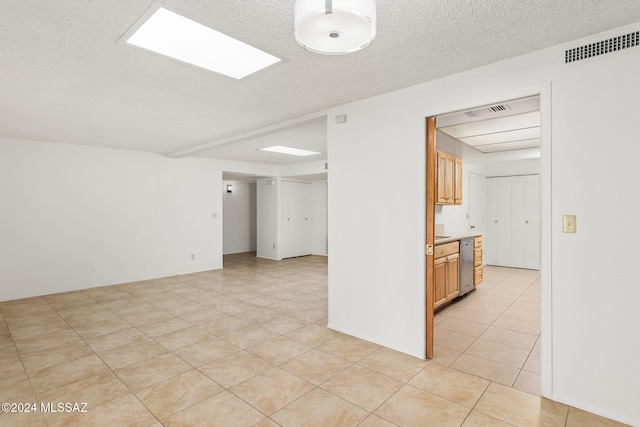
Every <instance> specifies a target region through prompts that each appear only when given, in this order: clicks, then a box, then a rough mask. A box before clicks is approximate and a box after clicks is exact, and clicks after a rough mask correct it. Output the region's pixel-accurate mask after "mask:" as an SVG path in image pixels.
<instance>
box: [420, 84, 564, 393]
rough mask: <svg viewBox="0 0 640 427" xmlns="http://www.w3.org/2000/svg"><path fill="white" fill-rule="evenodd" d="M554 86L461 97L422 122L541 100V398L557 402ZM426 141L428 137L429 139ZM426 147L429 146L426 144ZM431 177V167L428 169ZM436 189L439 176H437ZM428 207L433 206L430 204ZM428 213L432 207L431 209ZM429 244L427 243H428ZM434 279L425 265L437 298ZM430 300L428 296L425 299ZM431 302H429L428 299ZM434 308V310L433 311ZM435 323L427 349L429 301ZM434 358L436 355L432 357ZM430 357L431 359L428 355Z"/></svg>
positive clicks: (427, 114)
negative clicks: (519, 101) (481, 108)
mask: <svg viewBox="0 0 640 427" xmlns="http://www.w3.org/2000/svg"><path fill="white" fill-rule="evenodd" d="M551 89H552V87H551V82H550V81H548V82H542V83H539V84H536V85H532V86H529V87H520V88H511V89H505V90H504V91H500V92H495V91H494V92H493V93H491V94H488V93H486V92H485V95H482V94H480V95H478V94H477V92H476V95H467V96H464V95H461V96H459V99H458V100H457V101H455V102H452V103H451V104H446V105H441V106H439V107H438V106H436V107H433V108H429V109H426V110H423V111H422V112H421V114H420V120H421V123H423V124H422V126H424V127H423V128H422V129H424V131H425V133H428V132H426V126H425V124H424V123H425V122H424V120H425V118H426V117H437V116H439V115H443V114H447V113H452V112H456V111H463V110H469V109H473V108H476V107H478V106H484V105H491V104H498V103H500V102H505V100H510V99H518V98H525V97H529V96H539V97H540V126H541V129H540V145H541V159H540V160H541V167H540V230H541V233H540V250H541V254H540V279H541V295H540V303H541V306H542V308H541V319H540V327H541V332H542V333H541V363H540V365H541V366H540V368H541V375H540V394H541V396H542V397H547V398H553V381H552V380H553V363H552V362H553V313H552V299H553V298H552V291H553V284H552V267H553V266H552V256H551V254H552V253H551V251H552V245H551V243H552V241H551V240H552V219H553V216H552V187H551V182H552V176H551V162H552V158H551V155H552V152H551V144H552V142H551V128H552V122H551V108H552V105H551V95H552V90H551ZM425 140H426V137H425ZM425 145H426V144H425ZM425 167H426V169H427V176H429V173H428V169H429V168H428V165H425ZM433 181H434V182H433V183H434V185H435V176H434V180H433ZM426 184H427V185H426V188H425V195H426V197H428V194H427V193H428V191H427V189H428V188H429V185H430V184H429V180H427V183H426ZM427 205H429V204H428V203H427ZM427 211H428V206H427ZM426 216H427V214H426V212H425V224H426V229H427V230H426V233H425V235H428V234H429V232H431V233H434V232H435V224H432V225H433V227H434V228H431V229H430V227H429V224H428V223H427V221H426ZM425 240H426V239H425ZM429 276H433V263H431V265H429V263H428V262H425V294H429V295H433V292H434V288H433V282H432V283H431V285H430V286H427V282H426V278H427V277H429ZM425 296H426V295H425ZM425 299H428V298H425ZM429 307H431V310H430V308H429ZM429 319H431V322H429V321H427V322H425V340H426V348H427V349H429V348H430V347H431V349H433V339H434V334H433V327H434V324H433V305H430V304H429V303H428V301H426V300H425V320H429ZM431 356H432V357H433V355H431ZM427 357H428V355H427Z"/></svg>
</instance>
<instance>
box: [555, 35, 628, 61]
mask: <svg viewBox="0 0 640 427" xmlns="http://www.w3.org/2000/svg"><path fill="white" fill-rule="evenodd" d="M639 45H640V31H636V32H635V33H629V34H624V35H622V36H618V37H612V38H610V39H607V40H601V41H599V42H595V43H591V44H586V45H584V46H579V47H574V48H573V49H569V50H567V51H565V53H564V63H565V64H568V63H570V62H575V61H580V60H582V59H587V58H591V57H594V56H599V55H604V54H605V53H611V52H616V51H618V50H622V49H627V48H629V47H634V46H639Z"/></svg>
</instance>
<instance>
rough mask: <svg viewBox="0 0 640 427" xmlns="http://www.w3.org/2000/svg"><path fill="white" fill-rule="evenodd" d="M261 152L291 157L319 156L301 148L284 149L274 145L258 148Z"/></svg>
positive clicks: (316, 152) (315, 152) (314, 152)
mask: <svg viewBox="0 0 640 427" xmlns="http://www.w3.org/2000/svg"><path fill="white" fill-rule="evenodd" d="M260 150H262V151H269V152H271V153H279V154H289V155H291V156H301V157H304V156H313V155H315V154H320V152H318V151H310V150H303V149H301V148H293V147H285V146H282V145H274V146H272V147H265V148H260Z"/></svg>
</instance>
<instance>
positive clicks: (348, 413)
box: [270, 388, 369, 427]
mask: <svg viewBox="0 0 640 427" xmlns="http://www.w3.org/2000/svg"><path fill="white" fill-rule="evenodd" d="M368 415H369V412H367V411H365V410H364V409H362V408H359V407H357V406H355V405H353V404H351V403H349V402H347V401H345V400H343V399H340V398H339V397H336V396H334V395H333V394H331V393H329V392H328V391H325V390H322V389H320V388H316V389H314V390H312V391H310V392H309V393H307V394H305V395H304V396H302V397H301V398H299V399H297V400H296V401H294V402H293V403H291V404H289V405H287V406H285V407H284V408H282V409H281V410H279V411H278V412H276V413H275V414H273V415H271V417H270V418H272V419H273V420H274V421H276V422H277V423H278V424H280V425H281V426H282V427H300V426H318V427H355V426H357V425H358V424H360V422H361V421H363V420H364V419H365V418H366V417H367V416H368Z"/></svg>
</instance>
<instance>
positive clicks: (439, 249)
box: [433, 241, 460, 259]
mask: <svg viewBox="0 0 640 427" xmlns="http://www.w3.org/2000/svg"><path fill="white" fill-rule="evenodd" d="M458 252H460V242H458V241H456V242H451V243H444V244H442V245H438V246H436V247H435V248H434V250H433V257H434V258H436V259H437V258H442V257H443V256H447V255H451V254H457V253H458Z"/></svg>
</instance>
